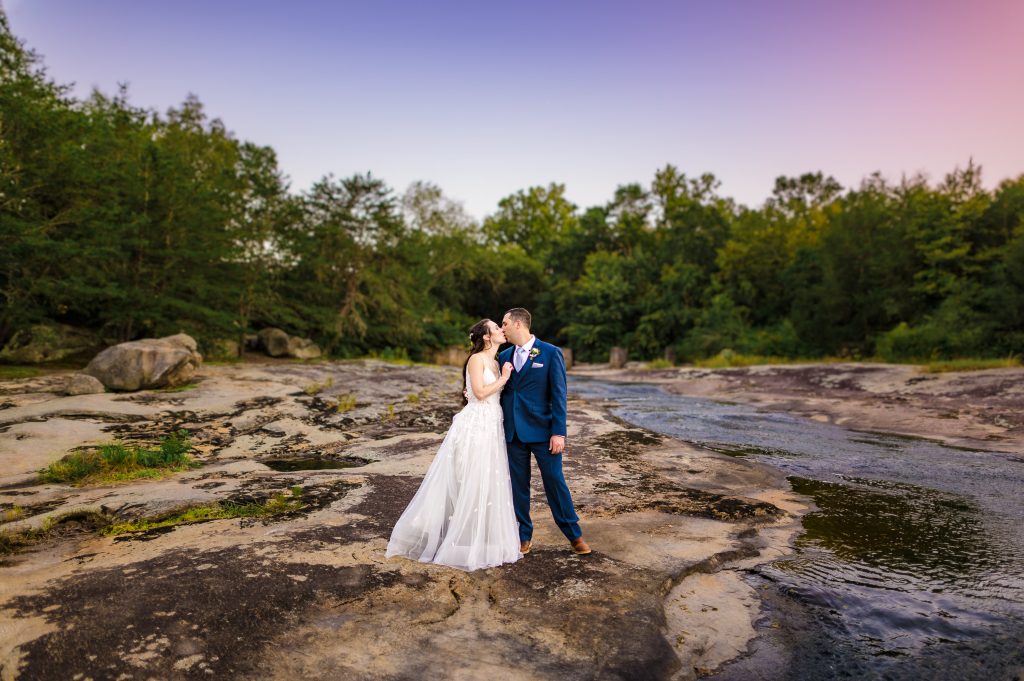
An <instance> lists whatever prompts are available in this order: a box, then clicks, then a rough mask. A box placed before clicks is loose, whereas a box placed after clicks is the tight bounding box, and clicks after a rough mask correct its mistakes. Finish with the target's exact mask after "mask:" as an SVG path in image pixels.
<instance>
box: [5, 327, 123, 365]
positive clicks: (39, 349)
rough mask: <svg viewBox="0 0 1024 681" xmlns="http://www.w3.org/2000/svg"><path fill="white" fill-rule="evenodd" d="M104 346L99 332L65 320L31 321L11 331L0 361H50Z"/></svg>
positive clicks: (23, 362)
mask: <svg viewBox="0 0 1024 681" xmlns="http://www.w3.org/2000/svg"><path fill="white" fill-rule="evenodd" d="M100 347H103V342H102V341H101V340H100V338H99V336H98V335H97V334H95V333H93V332H92V331H89V330H87V329H79V328H76V327H74V326H68V325H67V324H33V325H32V326H29V327H27V328H25V329H21V330H20V331H17V332H15V333H14V335H13V336H11V338H10V339H9V340H8V341H7V344H6V345H4V347H3V349H2V350H0V361H2V362H10V363H12V364H39V363H41V362H53V361H56V360H60V359H65V358H67V357H72V356H74V355H81V354H85V353H92V352H95V351H96V349H97V348H100Z"/></svg>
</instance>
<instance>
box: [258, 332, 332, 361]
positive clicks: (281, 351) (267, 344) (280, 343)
mask: <svg viewBox="0 0 1024 681" xmlns="http://www.w3.org/2000/svg"><path fill="white" fill-rule="evenodd" d="M256 337H257V347H258V349H260V350H262V351H263V352H265V353H267V354H268V355H270V356H271V357H295V358H296V359H315V358H317V357H319V356H320V354H321V352H320V346H319V345H317V344H316V343H314V342H313V341H311V340H310V339H308V338H299V337H298V336H289V335H288V334H287V333H285V332H284V331H282V330H281V329H278V328H276V327H273V326H268V327H267V328H265V329H262V330H261V331H260V332H259V333H258V334H256Z"/></svg>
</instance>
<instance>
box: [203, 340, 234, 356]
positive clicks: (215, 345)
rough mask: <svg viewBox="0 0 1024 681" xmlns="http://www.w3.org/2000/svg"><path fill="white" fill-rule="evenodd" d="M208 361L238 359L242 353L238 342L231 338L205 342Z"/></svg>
mask: <svg viewBox="0 0 1024 681" xmlns="http://www.w3.org/2000/svg"><path fill="white" fill-rule="evenodd" d="M204 348H205V349H206V357H207V359H237V358H238V357H239V356H240V355H241V353H240V352H239V350H238V341H236V340H232V339H231V338H214V339H213V340H208V341H206V342H205V345H204Z"/></svg>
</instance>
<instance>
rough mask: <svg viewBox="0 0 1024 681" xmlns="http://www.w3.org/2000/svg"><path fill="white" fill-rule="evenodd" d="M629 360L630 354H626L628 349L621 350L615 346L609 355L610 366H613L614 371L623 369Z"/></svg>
mask: <svg viewBox="0 0 1024 681" xmlns="http://www.w3.org/2000/svg"><path fill="white" fill-rule="evenodd" d="M628 359H629V354H628V353H627V352H626V348H620V347H618V346H615V347H613V348H612V349H611V352H609V353H608V364H610V365H611V368H612V369H621V368H622V367H624V366H626V361H627V360H628Z"/></svg>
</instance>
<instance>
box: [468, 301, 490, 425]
mask: <svg viewBox="0 0 1024 681" xmlns="http://www.w3.org/2000/svg"><path fill="white" fill-rule="evenodd" d="M490 323H491V320H490V319H481V320H480V321H478V322H477V323H476V324H474V325H473V326H471V327H469V343H470V345H472V346H473V347H472V348H470V350H469V357H466V361H465V362H463V363H462V406H463V407H465V406H466V405H467V404H469V400H468V399H466V367H467V366H469V358H470V357H472V356H473V355H475V354H476V353H478V352H483V349H484V346H485V345H486V344H487V343H486V341H487V336H489V335H490V334H491V330H490V327H488V326H487V325H488V324H490Z"/></svg>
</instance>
